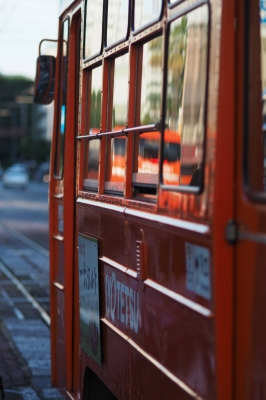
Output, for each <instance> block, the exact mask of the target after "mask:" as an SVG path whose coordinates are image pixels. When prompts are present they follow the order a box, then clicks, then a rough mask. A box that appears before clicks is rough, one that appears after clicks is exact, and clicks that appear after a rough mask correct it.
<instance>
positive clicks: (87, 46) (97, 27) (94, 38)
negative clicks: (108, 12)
mask: <svg viewBox="0 0 266 400" xmlns="http://www.w3.org/2000/svg"><path fill="white" fill-rule="evenodd" d="M102 19H103V0H87V2H86V17H85V36H84V42H85V43H84V58H89V57H92V56H93V55H95V54H98V53H100V51H101V43H102Z"/></svg>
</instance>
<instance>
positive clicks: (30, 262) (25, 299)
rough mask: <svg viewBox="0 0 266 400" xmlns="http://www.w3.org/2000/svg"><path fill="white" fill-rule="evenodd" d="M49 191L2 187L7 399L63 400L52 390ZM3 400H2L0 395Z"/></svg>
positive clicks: (1, 357)
mask: <svg viewBox="0 0 266 400" xmlns="http://www.w3.org/2000/svg"><path fill="white" fill-rule="evenodd" d="M47 189H48V188H47V185H45V184H30V185H29V187H28V188H27V189H26V190H25V191H22V190H14V189H8V190H7V189H3V188H2V187H0V376H1V377H2V380H3V385H4V389H5V399H12V400H19V399H24V400H25V399H28V400H30V399H32V400H44V399H61V398H62V397H61V396H60V394H59V392H58V391H57V390H56V389H54V388H51V379H50V330H49V322H50V317H49V262H48V256H49V252H48V201H47V191H48V190H47ZM0 399H1V395H0Z"/></svg>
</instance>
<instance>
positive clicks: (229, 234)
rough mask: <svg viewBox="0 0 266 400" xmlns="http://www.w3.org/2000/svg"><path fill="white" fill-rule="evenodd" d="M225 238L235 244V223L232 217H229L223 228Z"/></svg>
mask: <svg viewBox="0 0 266 400" xmlns="http://www.w3.org/2000/svg"><path fill="white" fill-rule="evenodd" d="M225 239H226V240H227V242H228V243H229V244H232V245H233V244H235V243H236V241H237V224H236V221H235V220H233V219H229V221H228V222H227V225H226V228H225Z"/></svg>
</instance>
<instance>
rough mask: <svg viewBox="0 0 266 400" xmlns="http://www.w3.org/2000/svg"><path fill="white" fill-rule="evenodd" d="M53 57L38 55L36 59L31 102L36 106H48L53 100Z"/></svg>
mask: <svg viewBox="0 0 266 400" xmlns="http://www.w3.org/2000/svg"><path fill="white" fill-rule="evenodd" d="M55 60H56V59H55V57H54V56H46V55H40V56H39V57H38V58H37V66H36V78H35V86H34V96H33V100H34V103H36V104H43V105H46V104H50V103H51V102H52V101H53V100H54V81H55V63H56V61H55Z"/></svg>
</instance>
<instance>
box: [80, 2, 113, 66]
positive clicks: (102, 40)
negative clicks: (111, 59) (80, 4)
mask: <svg viewBox="0 0 266 400" xmlns="http://www.w3.org/2000/svg"><path fill="white" fill-rule="evenodd" d="M88 1H89V0H85V7H84V34H83V43H84V45H83V51H82V57H83V61H85V62H87V61H90V60H92V59H94V58H96V57H98V56H100V55H101V54H102V51H103V42H104V38H105V36H106V20H107V17H106V13H107V7H105V4H106V3H105V0H102V29H101V35H102V36H101V45H100V50H99V52H97V53H93V54H90V55H89V56H88V57H86V55H85V51H86V33H87V22H86V21H87V6H88Z"/></svg>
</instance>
